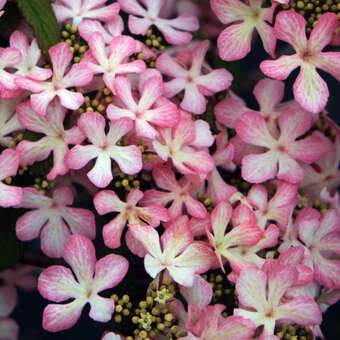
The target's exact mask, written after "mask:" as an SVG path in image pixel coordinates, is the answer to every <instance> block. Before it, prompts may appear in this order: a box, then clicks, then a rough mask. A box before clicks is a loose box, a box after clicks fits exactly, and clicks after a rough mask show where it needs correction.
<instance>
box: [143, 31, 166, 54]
mask: <svg viewBox="0 0 340 340" xmlns="http://www.w3.org/2000/svg"><path fill="white" fill-rule="evenodd" d="M162 41H163V37H162V36H160V35H157V34H156V33H154V32H153V31H152V28H150V29H148V31H147V32H146V40H145V44H146V46H148V47H149V48H151V50H152V51H153V52H155V53H156V52H159V51H161V52H163V51H164V50H165V46H164V45H162Z"/></svg>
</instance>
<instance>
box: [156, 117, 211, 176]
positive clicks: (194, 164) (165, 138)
mask: <svg viewBox="0 0 340 340" xmlns="http://www.w3.org/2000/svg"><path fill="white" fill-rule="evenodd" d="M201 122H202V121H201ZM158 131H159V133H160V137H159V138H157V139H156V140H154V141H153V143H152V145H153V147H154V149H155V151H156V153H157V154H158V156H159V157H160V158H161V159H162V160H163V161H167V160H168V159H171V160H172V163H173V165H174V166H175V168H177V170H178V171H179V172H180V173H182V174H184V175H190V174H191V175H199V176H201V177H205V176H206V175H207V174H208V173H209V172H210V171H211V170H212V169H213V167H214V161H213V159H212V157H211V156H210V155H209V153H208V152H205V151H197V150H196V145H197V146H198V147H203V146H205V147H208V146H211V145H212V144H213V139H212V138H211V131H210V129H209V125H208V124H207V123H206V122H202V124H201V123H200V122H199V121H196V122H193V121H192V120H191V119H188V118H183V117H182V118H181V120H180V122H179V123H178V124H177V126H175V127H174V128H159V129H158Z"/></svg>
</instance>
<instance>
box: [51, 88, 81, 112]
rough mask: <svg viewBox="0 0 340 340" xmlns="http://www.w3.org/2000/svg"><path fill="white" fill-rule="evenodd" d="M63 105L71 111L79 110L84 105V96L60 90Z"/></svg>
mask: <svg viewBox="0 0 340 340" xmlns="http://www.w3.org/2000/svg"><path fill="white" fill-rule="evenodd" d="M57 95H58V97H59V98H60V102H61V105H62V106H63V107H66V108H67V109H70V110H77V109H79V108H80V106H81V105H82V104H83V103H84V96H83V95H82V94H81V93H77V92H72V91H68V90H59V91H58V92H57Z"/></svg>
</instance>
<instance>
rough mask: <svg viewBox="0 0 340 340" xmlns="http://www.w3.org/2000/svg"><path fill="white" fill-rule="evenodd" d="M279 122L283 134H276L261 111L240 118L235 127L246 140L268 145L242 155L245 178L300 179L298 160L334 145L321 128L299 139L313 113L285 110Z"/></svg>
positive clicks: (258, 180)
mask: <svg viewBox="0 0 340 340" xmlns="http://www.w3.org/2000/svg"><path fill="white" fill-rule="evenodd" d="M278 125H279V128H280V136H279V137H278V138H274V137H273V136H272V135H271V134H270V132H269V131H268V128H267V125H266V122H265V120H264V118H263V117H262V116H261V115H260V114H259V113H257V112H248V113H245V114H243V115H241V116H240V117H239V118H238V119H237V121H236V125H235V128H236V131H237V134H238V136H239V137H240V138H241V139H242V140H243V141H244V142H246V143H248V144H253V145H257V146H261V147H265V148H267V149H268V150H267V151H266V152H265V153H260V154H250V155H247V156H245V157H243V159H242V177H243V178H244V179H245V180H246V181H248V182H250V183H261V182H264V181H266V180H268V179H272V178H275V176H277V178H279V179H281V180H284V181H287V182H290V183H298V182H301V181H302V180H303V176H304V170H303V168H302V167H301V166H300V165H299V164H298V162H297V161H301V162H304V163H308V164H310V163H313V162H315V161H317V160H318V159H320V158H321V157H322V156H323V155H324V154H325V153H326V152H328V151H329V150H330V148H331V143H330V141H329V140H328V139H327V138H326V137H325V136H324V135H323V134H321V133H320V132H313V133H312V134H311V135H310V136H308V137H305V138H303V139H299V140H296V139H297V138H299V137H301V136H302V135H304V134H305V133H306V132H307V131H309V129H310V127H311V126H312V118H311V116H310V115H309V114H308V113H306V112H304V111H301V112H299V111H295V110H287V111H285V112H284V113H283V114H281V116H280V118H279V122H278Z"/></svg>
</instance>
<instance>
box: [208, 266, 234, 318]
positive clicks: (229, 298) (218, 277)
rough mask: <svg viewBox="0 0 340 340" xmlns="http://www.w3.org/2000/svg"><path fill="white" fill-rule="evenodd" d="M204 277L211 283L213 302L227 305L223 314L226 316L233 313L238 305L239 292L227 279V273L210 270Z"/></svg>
mask: <svg viewBox="0 0 340 340" xmlns="http://www.w3.org/2000/svg"><path fill="white" fill-rule="evenodd" d="M219 272H220V271H219ZM202 277H203V279H205V280H206V281H207V282H209V283H210V285H211V287H212V289H213V298H212V302H213V303H214V304H216V303H220V304H222V305H224V306H225V307H226V309H225V310H224V311H223V313H222V315H223V316H224V317H227V316H228V315H232V314H233V310H234V308H236V307H237V306H238V299H237V292H236V290H235V287H234V286H233V285H232V284H231V283H230V282H229V281H228V280H227V278H226V276H225V274H223V275H222V274H220V273H217V272H215V271H210V272H209V273H207V274H203V275H202Z"/></svg>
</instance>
